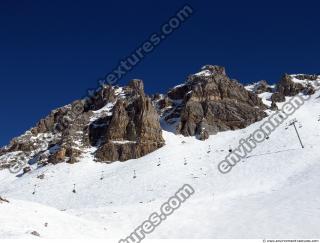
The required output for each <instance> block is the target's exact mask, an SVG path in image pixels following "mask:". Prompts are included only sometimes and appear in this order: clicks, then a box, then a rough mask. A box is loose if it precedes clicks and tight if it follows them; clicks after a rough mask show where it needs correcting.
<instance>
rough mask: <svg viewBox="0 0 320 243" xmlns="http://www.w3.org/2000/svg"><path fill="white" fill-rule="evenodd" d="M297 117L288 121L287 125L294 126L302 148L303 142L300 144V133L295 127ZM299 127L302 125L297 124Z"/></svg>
mask: <svg viewBox="0 0 320 243" xmlns="http://www.w3.org/2000/svg"><path fill="white" fill-rule="evenodd" d="M297 122H298V121H297V119H293V120H291V121H290V122H289V124H288V126H293V127H294V130H295V131H296V134H297V137H298V139H299V142H300V145H301V147H302V148H304V146H303V144H302V141H301V138H300V135H299V132H298V129H297V127H296V123H297ZM299 127H302V126H301V125H299Z"/></svg>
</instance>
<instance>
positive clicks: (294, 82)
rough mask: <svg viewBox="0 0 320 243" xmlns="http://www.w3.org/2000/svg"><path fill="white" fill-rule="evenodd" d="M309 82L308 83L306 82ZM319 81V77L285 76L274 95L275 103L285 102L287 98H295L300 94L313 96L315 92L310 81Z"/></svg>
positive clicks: (305, 75) (304, 75) (272, 98)
mask: <svg viewBox="0 0 320 243" xmlns="http://www.w3.org/2000/svg"><path fill="white" fill-rule="evenodd" d="M306 80H308V81H306ZM316 80H318V76H317V75H307V74H298V75H288V74H285V75H284V76H283V77H282V78H281V79H280V81H279V83H278V84H277V86H276V92H275V93H274V94H273V95H272V97H271V100H272V101H273V102H284V101H285V96H295V95H297V94H299V93H303V94H306V95H312V94H314V92H315V89H314V87H313V85H312V84H311V83H310V81H316Z"/></svg>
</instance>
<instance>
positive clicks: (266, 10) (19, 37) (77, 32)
mask: <svg viewBox="0 0 320 243" xmlns="http://www.w3.org/2000/svg"><path fill="white" fill-rule="evenodd" d="M185 3H188V4H189V5H191V6H192V7H193V8H194V10H195V14H194V15H193V16H192V17H191V18H190V19H189V20H188V21H187V22H186V23H185V24H183V26H182V27H181V28H180V29H179V30H177V31H176V32H175V33H174V34H172V35H171V36H170V37H168V38H167V39H166V40H165V41H164V42H163V43H162V44H161V45H159V46H158V47H157V48H156V50H155V51H154V52H153V53H151V54H150V55H149V56H147V58H145V59H144V60H143V62H141V63H140V64H139V65H138V66H137V67H136V68H135V69H134V70H133V71H132V72H131V73H130V74H129V75H127V76H126V77H125V78H124V79H122V80H121V82H120V84H125V83H127V82H128V80H130V79H131V78H141V79H143V80H144V82H145V89H146V91H147V92H148V93H150V94H151V93H155V92H165V91H166V90H167V89H168V88H170V87H172V86H174V85H175V84H178V83H181V82H183V81H184V79H185V77H186V76H187V75H188V74H190V73H194V72H196V71H198V69H199V68H200V67H201V66H203V65H204V64H218V65H223V66H225V67H226V68H227V73H228V74H229V75H230V76H231V77H233V78H236V79H238V80H240V81H241V82H243V83H247V82H252V81H256V80H260V79H266V80H268V81H269V82H275V81H277V80H278V79H279V78H280V76H281V75H282V73H285V72H287V73H317V72H320V68H319V67H320V65H319V64H320V61H319V58H320V47H319V43H320V33H319V24H320V21H319V19H320V15H319V7H320V6H319V1H307V0H305V1H300V2H299V3H295V2H293V1H214V0H213V1H199V0H198V1H188V2H185V1H179V0H171V1H150V0H149V1H105V0H104V1H100V0H98V1H97V0H90V1H89V0H88V1H82V0H78V1H67V0H64V1H60V0H57V1H45V0H42V1H39V0H31V1H22V0H21V1H19V0H1V4H0V44H1V45H0V82H1V89H0V102H1V108H2V109H1V126H0V146H1V145H4V144H7V143H8V142H9V140H10V139H11V138H12V137H14V136H17V135H19V134H21V133H22V132H24V131H25V130H27V129H29V128H30V127H32V126H33V125H34V124H35V123H36V122H37V121H38V120H39V119H40V118H42V117H44V116H45V115H47V114H48V113H49V111H50V110H52V109H53V108H57V107H59V106H62V105H65V104H67V103H69V102H71V101H73V100H75V99H78V98H81V97H83V96H84V95H85V93H86V90H87V89H88V88H95V87H96V80H97V79H98V78H100V77H103V76H104V75H105V74H107V73H108V72H110V71H111V70H112V69H113V68H114V67H115V66H116V64H117V63H118V61H119V60H121V59H123V58H125V57H126V56H128V55H129V54H130V53H131V52H132V51H133V50H134V49H135V48H136V47H137V46H139V44H140V43H142V42H143V41H144V40H145V39H147V38H148V37H149V35H150V34H151V33H153V32H157V31H158V30H159V28H160V26H161V24H163V23H164V22H165V21H166V20H167V19H168V18H169V17H170V16H172V15H173V14H174V13H175V12H176V11H177V10H178V9H179V8H181V7H182V6H183V5H184V4H185Z"/></svg>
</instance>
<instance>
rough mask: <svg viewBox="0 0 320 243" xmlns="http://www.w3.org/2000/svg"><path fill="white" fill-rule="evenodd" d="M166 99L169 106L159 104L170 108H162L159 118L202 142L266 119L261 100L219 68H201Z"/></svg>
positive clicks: (169, 93) (179, 131) (178, 131)
mask: <svg viewBox="0 0 320 243" xmlns="http://www.w3.org/2000/svg"><path fill="white" fill-rule="evenodd" d="M166 98H169V99H170V102H163V103H171V104H174V105H173V107H172V108H171V107H169V108H168V107H165V108H164V111H163V113H164V115H163V117H164V119H165V121H167V122H168V123H171V124H173V123H175V122H177V123H178V125H177V133H181V134H183V135H184V136H194V135H197V136H199V135H201V136H200V138H201V139H205V138H206V137H207V135H206V134H216V133H217V132H219V131H225V130H234V129H239V128H244V127H246V126H248V125H250V124H252V123H254V122H256V121H259V120H261V119H262V118H264V117H265V116H266V113H265V112H264V109H266V106H265V105H264V104H263V103H262V101H261V99H260V98H258V96H257V95H256V94H254V93H252V92H250V91H247V90H246V89H245V88H244V86H242V85H241V84H240V83H238V82H237V81H236V80H232V79H230V78H229V77H228V76H227V75H226V72H225V69H224V68H223V67H219V66H211V65H207V66H204V67H203V68H202V70H201V71H200V72H199V73H197V74H194V75H190V76H189V77H188V79H187V81H186V82H185V83H184V84H182V85H178V86H176V87H174V88H173V89H171V90H170V91H169V92H168V94H167V96H166V97H165V98H163V99H166ZM158 103H159V102H158Z"/></svg>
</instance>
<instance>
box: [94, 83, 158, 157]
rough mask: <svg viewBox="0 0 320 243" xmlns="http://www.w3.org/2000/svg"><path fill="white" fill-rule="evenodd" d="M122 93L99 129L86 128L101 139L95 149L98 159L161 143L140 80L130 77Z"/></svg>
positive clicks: (135, 153)
mask: <svg viewBox="0 0 320 243" xmlns="http://www.w3.org/2000/svg"><path fill="white" fill-rule="evenodd" d="M124 93H125V96H126V99H125V100H122V99H120V100H118V101H117V102H116V104H115V105H114V107H113V108H112V116H110V117H108V119H107V120H105V124H106V125H105V128H104V129H103V130H102V132H101V128H98V129H99V130H100V132H98V133H97V132H96V129H95V128H94V127H91V129H90V134H99V139H100V141H103V142H102V144H100V147H99V149H98V150H97V152H96V158H97V160H99V161H116V160H120V161H125V160H128V159H135V158H139V157H141V156H143V155H146V154H148V153H150V152H152V151H154V150H156V149H158V148H160V147H162V146H163V145H164V140H163V138H162V130H161V127H160V123H159V116H158V114H157V112H156V109H155V108H154V107H153V105H152V102H151V99H150V98H149V97H147V96H146V95H145V94H144V90H143V83H142V81H141V80H133V81H132V82H131V83H130V84H129V86H128V87H126V88H125V89H124ZM90 138H91V142H92V143H93V144H94V143H96V142H97V141H98V140H97V138H96V137H95V136H94V135H93V136H90Z"/></svg>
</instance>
